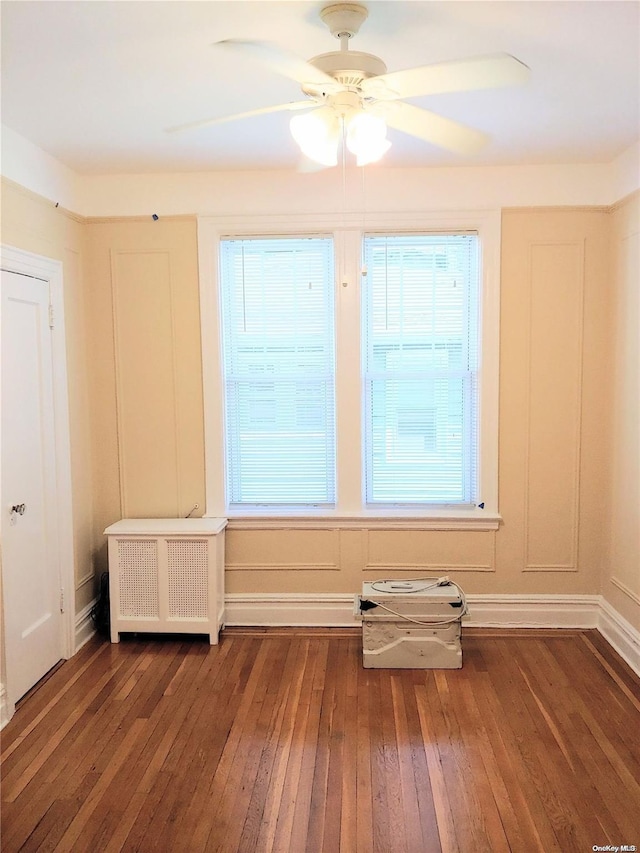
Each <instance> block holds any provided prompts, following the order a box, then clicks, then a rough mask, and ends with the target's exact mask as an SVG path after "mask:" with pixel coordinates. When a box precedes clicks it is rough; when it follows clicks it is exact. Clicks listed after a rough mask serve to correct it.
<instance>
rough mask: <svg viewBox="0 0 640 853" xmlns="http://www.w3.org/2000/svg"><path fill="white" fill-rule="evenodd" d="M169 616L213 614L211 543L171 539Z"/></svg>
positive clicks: (202, 617) (196, 617)
mask: <svg viewBox="0 0 640 853" xmlns="http://www.w3.org/2000/svg"><path fill="white" fill-rule="evenodd" d="M167 569H168V578H169V618H170V619H171V618H184V619H198V618H200V619H206V618H207V616H208V615H209V612H208V611H209V608H208V601H209V543H208V542H206V541H203V540H197V539H196V540H189V539H179V540H178V539H169V540H168V541H167Z"/></svg>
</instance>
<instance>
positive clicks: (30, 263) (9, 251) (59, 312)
mask: <svg viewBox="0 0 640 853" xmlns="http://www.w3.org/2000/svg"><path fill="white" fill-rule="evenodd" d="M0 266H1V267H2V269H3V270H6V271H7V272H13V273H18V274H19V275H27V276H31V277H33V278H38V279H41V280H43V281H46V282H47V283H48V284H49V300H50V304H51V307H52V310H53V320H54V322H53V329H52V330H51V357H52V369H53V377H52V379H53V382H52V384H53V417H54V441H55V454H56V471H55V478H56V503H57V507H56V509H57V512H56V526H57V530H58V538H57V544H58V559H57V563H58V572H59V576H60V585H61V587H62V589H63V590H64V611H63V613H62V644H61V649H60V655H61V657H62V658H65V659H66V658H70V657H71V656H72V655H73V654H74V653H75V613H76V602H75V591H76V590H75V561H74V547H73V503H72V489H71V440H70V430H69V391H68V384H67V349H66V336H65V325H64V286H63V276H62V261H59V260H54V259H53V258H47V257H44V256H43V255H36V254H34V253H33V252H26V251H24V250H23V249H18V248H16V247H14V246H7V245H4V244H2V245H0ZM2 511H4V507H2ZM4 606H5V605H4V601H3V602H2V607H3V610H4ZM3 622H4V619H3ZM2 639H3V642H2V645H3V647H5V643H4V638H2ZM5 648H6V647H5ZM3 676H4V677H6V672H5V671H4V667H3ZM14 709H15V707H14V702H13V698H12V693H11V684H0V727H1V726H2V725H4V724H5V722H8V720H9V719H11V717H12V716H13V712H14Z"/></svg>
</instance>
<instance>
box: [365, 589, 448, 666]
mask: <svg viewBox="0 0 640 853" xmlns="http://www.w3.org/2000/svg"><path fill="white" fill-rule="evenodd" d="M425 586H427V584H426V583H425V582H421V581H411V582H404V583H402V582H400V581H386V582H384V583H382V582H378V583H375V584H371V583H364V584H363V585H362V595H361V596H360V597H359V600H360V604H359V610H360V612H361V614H362V654H363V665H364V666H365V668H375V669H387V668H389V669H460V667H461V666H462V647H461V645H460V629H461V619H462V615H463V610H464V606H463V600H462V596H461V595H460V592H459V591H458V589H457V587H456V586H453V585H451V586H434V587H431V588H429V589H424V587H425ZM412 589H413V590H416V591H413V592H412V591H411V590H412ZM364 602H371V603H373V604H375V605H378V606H375V607H371V608H369V609H365V608H366V607H367V605H366V604H365V603H364ZM380 605H384V606H380ZM385 608H389V609H390V610H393V611H395V613H396V614H398V615H394V614H393V613H390V612H389V610H386V609H385ZM405 617H410V618H409V619H407V618H405ZM412 619H415V620H416V621H417V622H420V623H425V624H416V622H413V621H410V620H412Z"/></svg>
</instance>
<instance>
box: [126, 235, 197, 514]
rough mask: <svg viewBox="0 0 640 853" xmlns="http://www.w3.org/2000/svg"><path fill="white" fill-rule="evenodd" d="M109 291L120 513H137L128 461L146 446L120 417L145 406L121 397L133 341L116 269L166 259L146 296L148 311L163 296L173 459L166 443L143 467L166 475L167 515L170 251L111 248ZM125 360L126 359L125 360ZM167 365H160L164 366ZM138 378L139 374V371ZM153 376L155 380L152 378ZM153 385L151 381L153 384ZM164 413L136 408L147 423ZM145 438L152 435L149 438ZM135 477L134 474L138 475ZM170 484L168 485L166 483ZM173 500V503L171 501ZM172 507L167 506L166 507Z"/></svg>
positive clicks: (174, 467) (174, 509)
mask: <svg viewBox="0 0 640 853" xmlns="http://www.w3.org/2000/svg"><path fill="white" fill-rule="evenodd" d="M110 256H111V291H112V306H113V309H112V310H113V341H114V359H115V379H116V418H117V429H118V435H117V443H118V462H119V469H120V504H121V512H122V515H123V517H125V518H127V517H130V516H133V517H136V516H138V515H139V514H140V509H139V507H138V506H137V502H136V498H135V496H134V495H132V494H131V483H132V481H133V479H135V478H133V477H132V476H131V470H130V469H131V466H132V464H135V463H134V462H133V460H138V459H139V458H140V453H141V451H142V450H144V449H145V446H146V441H143V440H142V439H141V437H140V436H133V435H129V434H128V432H127V424H126V421H125V409H126V415H128V416H129V417H131V414H132V412H134V411H135V409H136V406H138V407H139V406H140V405H146V404H140V403H139V402H138V401H137V400H136V401H135V403H133V404H132V399H131V396H132V395H131V394H129V397H130V399H129V400H128V401H127V403H125V401H124V398H125V397H126V395H127V391H126V383H127V382H128V381H129V380H130V379H131V363H130V359H131V357H132V356H131V353H130V352H129V351H128V349H127V348H128V347H131V346H132V340H133V339H134V337H135V336H134V335H133V334H132V330H131V328H129V329H128V330H127V331H128V333H129V337H128V338H127V331H125V328H124V326H125V317H124V310H125V309H124V294H123V293H122V292H121V291H122V290H123V289H124V287H125V284H124V281H125V279H124V276H123V274H122V272H121V271H120V270H119V265H120V264H121V263H124V262H125V261H126V260H127V259H130V260H132V262H133V261H135V260H140V259H143V258H146V257H153V258H163V259H164V262H165V264H166V269H165V277H164V281H162V280H161V279H159V278H157V277H153V279H152V285H153V295H154V300H153V301H152V300H151V299H149V304H148V310H149V311H151V310H152V309H154V308H155V309H156V310H157V309H158V305H159V304H160V300H161V298H164V299H165V301H166V304H165V306H164V308H165V311H166V315H165V317H164V318H161V319H164V322H165V325H166V326H167V328H166V329H165V330H164V331H165V332H166V336H165V337H164V338H162V340H164V341H166V346H168V351H165V356H166V355H167V352H168V359H167V362H168V365H170V369H169V371H168V372H169V374H170V376H169V379H170V382H169V383H168V385H169V387H170V389H171V391H170V398H169V399H168V400H167V398H165V409H168V410H169V412H170V415H169V418H170V419H171V422H172V424H173V438H172V442H171V444H172V452H173V455H174V459H173V461H172V462H171V461H170V460H169V459H168V458H167V454H166V449H167V448H166V447H163V448H162V450H164V451H165V452H164V454H160V455H158V456H156V457H155V461H154V462H152V461H151V459H149V461H148V465H147V470H155V471H156V472H159V471H161V472H162V476H163V477H164V478H165V482H164V484H163V486H164V488H163V489H162V491H163V493H164V494H163V498H164V500H165V502H167V501H168V502H169V503H171V507H169V506H167V507H166V508H165V507H163V508H165V509H166V511H165V513H164V514H169V515H175V516H177V515H179V506H180V504H179V475H178V474H179V472H178V465H179V462H178V443H177V442H178V436H177V422H176V418H177V412H176V410H177V399H176V355H175V335H174V322H175V320H174V310H173V290H174V283H173V276H172V270H171V252H170V250H168V249H164V248H161V249H153V248H151V249H141V250H140V251H120V250H116V249H111V252H110ZM146 283H147V286H149V282H148V280H147V281H146ZM161 287H164V293H163V294H160V289H161ZM144 316H145V312H142V318H144ZM156 326H157V329H156V334H157V335H158V336H160V335H161V334H162V329H161V328H160V325H159V323H158V320H157V318H156ZM136 346H137V347H140V348H144V341H141V342H140V343H138V342H137V341H136ZM136 352H137V354H138V355H139V353H140V350H139V349H138V350H137V351H136ZM128 361H129V363H128ZM166 366H167V365H165V367H166ZM158 369H161V368H160V366H159V367H158ZM138 379H140V377H139V376H138ZM157 382H158V380H157V379H156V383H157ZM157 387H158V385H157V384H156V389H157ZM164 388H166V385H164V384H163V394H164V393H166V392H165V391H164ZM165 414H166V413H165V412H161V411H148V410H147V409H146V408H145V410H144V412H142V411H140V417H141V418H142V417H147V418H148V419H149V422H150V423H153V421H154V419H157V420H159V421H162V423H166V422H167V417H165ZM149 440H150V441H151V440H152V439H149ZM146 449H147V450H148V451H149V453H150V452H151V450H150V447H149V448H146ZM169 468H171V472H169ZM139 479H140V478H138V480H139ZM172 479H173V482H172V483H170V484H169V482H170V481H171V480H172ZM168 484H169V485H168ZM167 489H169V490H171V491H172V492H173V495H172V498H168V496H167V495H166V492H167ZM174 505H175V506H174ZM169 510H171V511H169Z"/></svg>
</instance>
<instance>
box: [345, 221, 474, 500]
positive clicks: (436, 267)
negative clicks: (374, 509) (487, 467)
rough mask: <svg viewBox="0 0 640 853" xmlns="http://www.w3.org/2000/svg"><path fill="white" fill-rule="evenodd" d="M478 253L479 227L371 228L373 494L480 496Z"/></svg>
mask: <svg viewBox="0 0 640 853" xmlns="http://www.w3.org/2000/svg"><path fill="white" fill-rule="evenodd" d="M477 256H478V250H477V236H476V235H473V234H460V235H424V236H416V235H412V236H370V237H365V240H364V263H365V269H366V276H364V278H363V286H362V305H363V362H364V407H365V412H364V448H365V484H366V488H365V493H366V503H367V504H370V505H385V504H386V505H403V504H404V505H412V504H413V505H425V504H426V505H449V504H457V505H465V504H466V505H471V504H473V503H474V502H475V501H476V499H477V488H476V482H477V476H476V475H477V455H478V431H477V411H478V383H477V366H478V295H479V294H478V291H479V283H478V259H477Z"/></svg>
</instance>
